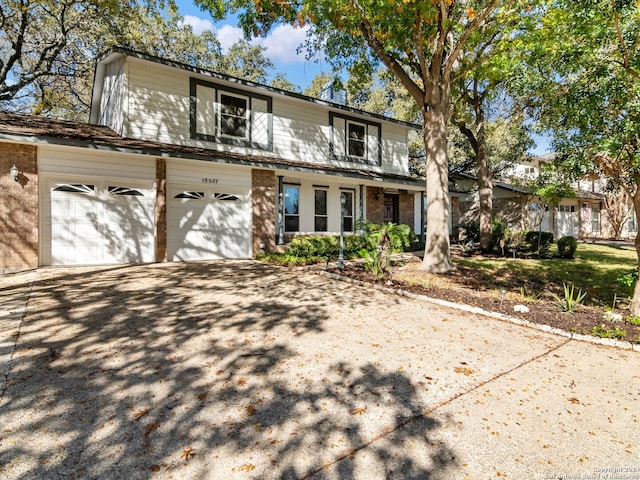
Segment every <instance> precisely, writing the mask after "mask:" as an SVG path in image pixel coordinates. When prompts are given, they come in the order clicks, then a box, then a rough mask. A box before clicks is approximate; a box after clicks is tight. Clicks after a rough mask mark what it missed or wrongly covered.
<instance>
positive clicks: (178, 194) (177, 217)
mask: <svg viewBox="0 0 640 480" xmlns="http://www.w3.org/2000/svg"><path fill="white" fill-rule="evenodd" d="M169 192H170V195H169V205H168V209H167V237H168V253H169V255H168V256H169V260H171V261H185V260H187V261H188V260H209V259H222V258H248V257H249V256H250V238H251V220H250V219H251V206H250V200H249V192H248V191H247V190H237V189H235V190H234V189H232V190H231V191H229V189H215V190H213V189H211V190H206V189H205V190H198V191H188V190H181V189H169Z"/></svg>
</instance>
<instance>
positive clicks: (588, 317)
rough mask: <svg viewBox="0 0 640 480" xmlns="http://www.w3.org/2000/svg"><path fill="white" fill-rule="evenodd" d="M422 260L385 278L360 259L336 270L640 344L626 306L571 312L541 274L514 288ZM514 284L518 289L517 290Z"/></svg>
mask: <svg viewBox="0 0 640 480" xmlns="http://www.w3.org/2000/svg"><path fill="white" fill-rule="evenodd" d="M420 263H421V262H420V259H419V258H417V257H407V258H405V259H404V260H403V261H402V262H397V263H395V264H394V265H393V266H391V267H390V268H389V273H388V274H387V275H385V277H384V278H378V277H376V276H375V275H373V274H371V273H370V272H369V271H367V270H365V269H364V266H363V265H361V264H349V265H346V266H345V269H344V270H342V271H340V270H337V269H334V270H332V272H333V273H339V274H342V275H345V276H347V277H350V278H353V279H356V280H360V281H363V282H368V283H373V284H378V285H384V286H388V287H394V288H398V289H402V290H405V291H408V292H411V293H415V294H420V295H426V296H428V297H431V298H436V299H441V300H447V301H449V302H455V303H460V304H464V305H470V306H473V307H479V308H482V309H484V310H487V311H491V312H498V313H503V314H505V315H510V316H513V317H516V318H520V319H523V320H528V321H530V322H534V323H538V324H542V325H548V326H550V327H554V328H560V329H563V330H566V331H568V332H573V333H580V334H584V335H593V336H600V337H610V338H618V339H621V340H628V341H631V342H634V343H640V325H633V324H631V323H630V322H629V321H628V320H627V319H626V317H627V316H628V315H629V311H628V309H624V308H620V309H618V310H616V312H615V313H618V314H620V315H622V316H623V317H624V319H623V320H621V321H612V320H609V319H606V318H605V316H604V313H605V312H604V309H603V308H602V307H592V306H588V305H579V306H577V307H576V309H575V310H574V311H573V312H572V313H567V312H563V311H562V310H561V309H560V307H559V306H558V303H557V300H555V299H554V298H553V297H552V296H551V295H550V294H548V293H544V292H546V291H547V290H548V288H547V287H549V285H546V284H545V283H544V282H543V281H542V280H540V279H536V278H533V277H529V278H526V279H518V281H517V282H513V283H512V284H511V285H512V290H511V291H508V290H506V289H501V290H497V289H496V288H495V285H496V278H495V277H494V276H488V275H487V274H486V272H482V271H479V270H477V269H473V268H469V267H465V266H457V268H456V269H455V270H454V271H452V272H449V273H446V274H440V275H438V274H432V273H427V272H424V271H422V270H420V269H419V268H418V267H419V266H420ZM560 287H561V286H560ZM514 289H515V290H517V291H519V292H520V293H515V292H514V291H513V290H514ZM535 292H537V293H535ZM517 305H521V306H525V307H526V308H527V309H528V311H527V312H519V311H517V310H516V309H515V308H514V307H516V306H517ZM621 331H625V332H626V333H624V334H623V333H622V332H621Z"/></svg>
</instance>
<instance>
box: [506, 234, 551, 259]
mask: <svg viewBox="0 0 640 480" xmlns="http://www.w3.org/2000/svg"><path fill="white" fill-rule="evenodd" d="M504 243H505V246H507V248H509V249H510V250H515V251H517V252H519V253H520V254H521V255H524V256H527V257H529V256H537V255H539V256H541V257H546V256H549V249H550V248H551V245H552V244H553V233H551V232H538V231H534V230H505V234H504ZM538 246H539V251H538Z"/></svg>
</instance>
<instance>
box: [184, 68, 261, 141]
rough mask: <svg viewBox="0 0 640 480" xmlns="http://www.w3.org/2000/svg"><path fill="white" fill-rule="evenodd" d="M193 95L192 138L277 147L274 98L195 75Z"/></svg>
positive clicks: (191, 104) (191, 111)
mask: <svg viewBox="0 0 640 480" xmlns="http://www.w3.org/2000/svg"><path fill="white" fill-rule="evenodd" d="M190 95H191V102H190V133H191V138H194V139H197V140H204V141H207V142H215V143H224V144H228V145H238V146H242V147H250V148H257V149H262V150H272V149H273V118H272V99H271V97H267V96H264V95H259V94H256V93H253V92H250V91H248V90H241V89H238V88H233V87H228V86H223V85H219V84H216V83H212V82H205V81H203V80H199V79H195V78H192V79H191V93H190Z"/></svg>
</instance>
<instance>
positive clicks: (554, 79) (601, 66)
mask: <svg viewBox="0 0 640 480" xmlns="http://www.w3.org/2000/svg"><path fill="white" fill-rule="evenodd" d="M538 34H539V39H538V41H537V43H536V48H533V49H532V50H531V52H530V56H529V58H528V62H527V67H528V68H527V69H526V71H525V72H524V75H523V81H522V86H523V89H526V90H527V91H528V92H529V94H528V97H529V98H528V102H529V105H530V107H531V112H532V113H534V114H536V115H537V118H538V119H539V120H540V122H541V123H542V125H544V126H545V127H547V128H549V129H551V130H553V131H554V133H555V136H554V140H553V143H554V146H555V148H556V151H557V152H558V154H557V155H556V158H557V163H558V166H559V168H562V169H563V170H564V171H566V172H571V173H572V174H573V175H574V177H575V178H579V177H581V176H583V175H585V174H587V173H591V172H600V173H602V174H604V175H606V176H607V177H608V178H610V179H611V180H612V181H613V182H614V183H615V184H616V185H618V186H619V187H620V188H623V189H625V190H626V191H627V193H628V195H629V197H630V198H631V199H632V201H633V206H634V209H635V212H636V215H637V216H640V188H639V187H640V4H638V2H636V1H631V0H594V1H591V2H570V1H568V0H557V1H556V2H554V4H553V5H552V6H551V7H550V8H549V11H548V14H547V16H546V18H545V23H544V24H543V25H542V28H541V29H540V30H539V31H538ZM635 245H636V251H637V254H638V259H639V264H640V236H638V237H636V240H635ZM631 313H632V314H633V315H640V283H637V284H636V288H635V291H634V295H633V300H632V302H631Z"/></svg>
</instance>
